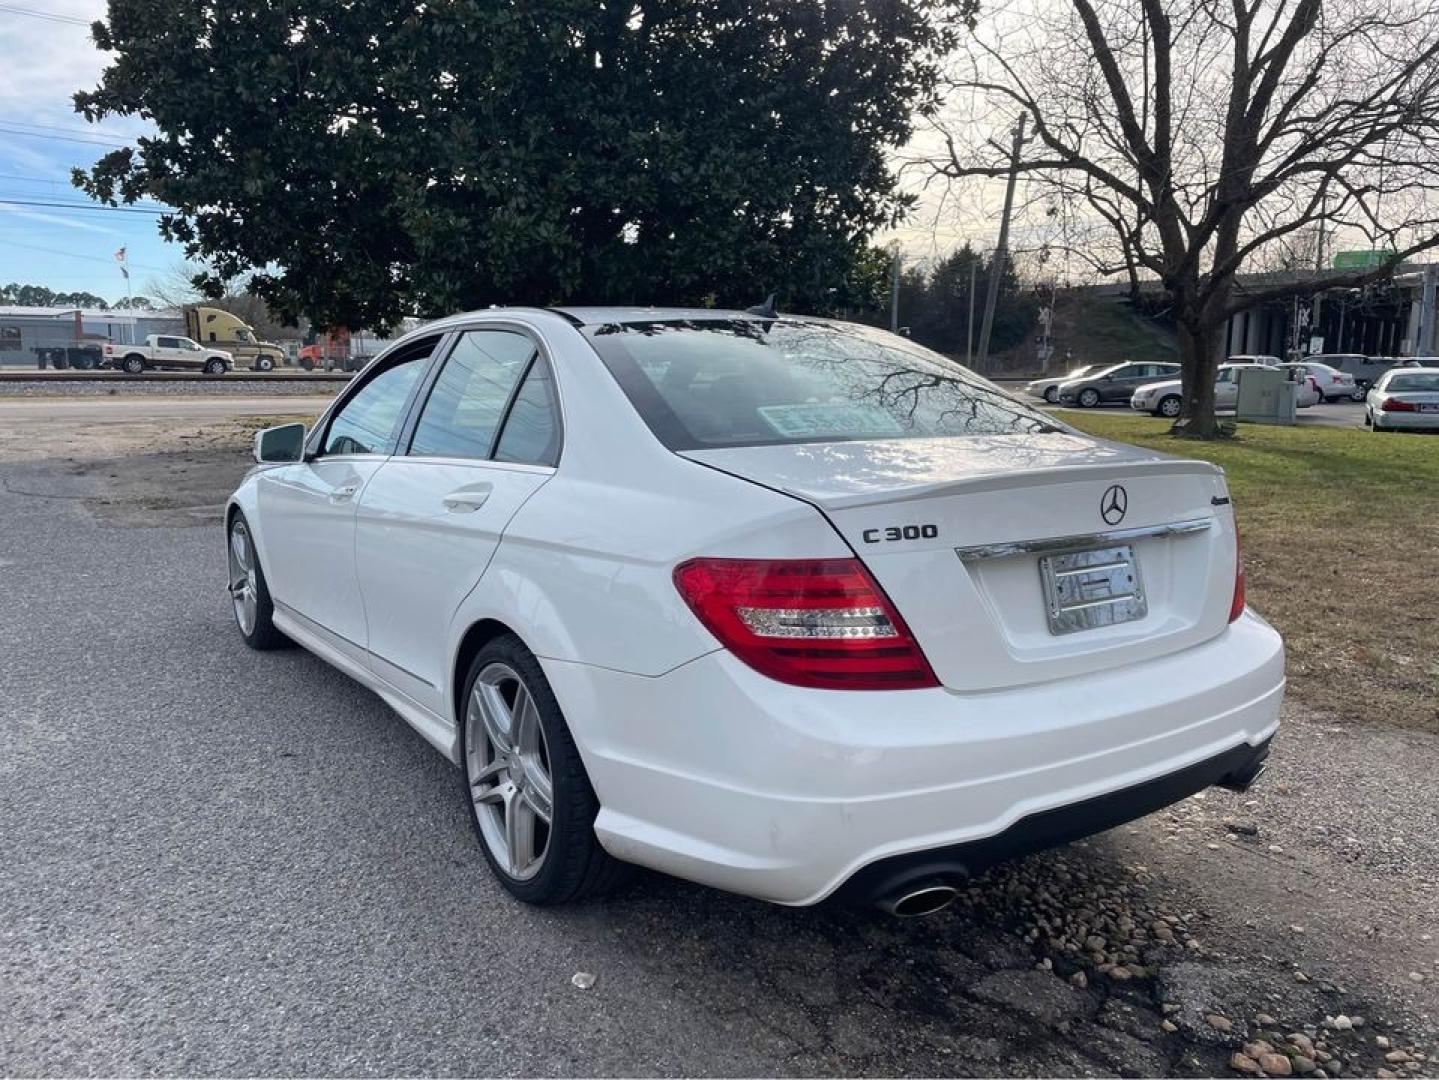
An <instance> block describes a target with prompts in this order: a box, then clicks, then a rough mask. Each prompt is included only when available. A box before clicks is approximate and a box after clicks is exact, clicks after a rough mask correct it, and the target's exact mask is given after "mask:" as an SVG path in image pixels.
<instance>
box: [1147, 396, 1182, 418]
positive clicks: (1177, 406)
mask: <svg viewBox="0 0 1439 1080" xmlns="http://www.w3.org/2000/svg"><path fill="white" fill-rule="evenodd" d="M1183 408H1184V402H1183V400H1182V399H1181V398H1180V397H1179V396H1178V395H1177V394H1169V395H1167V396H1166V397H1162V398H1160V399H1159V405H1158V407H1157V408H1155V410H1154V415H1155V416H1165V417H1168V418H1169V419H1171V420H1172V419H1174V417H1176V416H1178V415H1179V413H1180V410H1181V409H1183Z"/></svg>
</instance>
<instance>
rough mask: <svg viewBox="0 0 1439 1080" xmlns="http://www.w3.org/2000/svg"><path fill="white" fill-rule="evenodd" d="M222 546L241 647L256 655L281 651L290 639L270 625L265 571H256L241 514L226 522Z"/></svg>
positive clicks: (256, 558)
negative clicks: (256, 652) (226, 550)
mask: <svg viewBox="0 0 1439 1080" xmlns="http://www.w3.org/2000/svg"><path fill="white" fill-rule="evenodd" d="M226 539H227V541H228V542H227V544H226V547H227V549H228V551H229V562H230V602H231V604H232V606H233V607H234V609H235V625H236V626H238V627H239V629H240V636H241V637H242V638H244V639H245V644H246V645H248V646H250V648H252V649H255V650H257V651H259V652H268V651H270V650H271V649H279V648H283V647H284V646H285V645H288V644H289V641H290V639H289V638H287V637H286V636H285V635H284V634H282V633H281V632H280V631H279V630H278V629H277V628H276V627H275V623H274V616H275V605H274V602H273V601H272V600H271V599H270V587H269V585H267V584H266V582H265V571H264V570H262V569H260V556H259V553H258V552H257V551H256V550H255V538H254V537H253V536H252V535H251V534H250V525H249V523H248V522H247V521H246V520H245V515H244V514H241V513H236V514H235V516H234V517H233V518H232V519H231V520H230V528H229V531H228V534H227V537H226Z"/></svg>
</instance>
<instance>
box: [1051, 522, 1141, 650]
mask: <svg viewBox="0 0 1439 1080" xmlns="http://www.w3.org/2000/svg"><path fill="white" fill-rule="evenodd" d="M1039 579H1040V582H1041V583H1042V584H1043V586H1044V603H1045V608H1046V615H1047V616H1048V618H1049V632H1050V633H1051V634H1073V633H1075V632H1076V631H1079V630H1094V629H1097V628H1099V627H1101V626H1114V625H1115V624H1117V623H1125V622H1133V621H1134V620H1135V619H1142V618H1144V616H1145V615H1146V614H1147V613H1148V611H1149V604H1148V601H1146V600H1145V598H1144V580H1143V578H1141V577H1140V574H1139V560H1138V559H1137V558H1136V557H1135V555H1134V548H1133V547H1131V546H1130V545H1129V544H1120V545H1118V546H1116V547H1104V548H1090V549H1088V550H1086V551H1066V552H1064V553H1063V554H1062V555H1045V556H1044V557H1043V558H1041V559H1040V560H1039Z"/></svg>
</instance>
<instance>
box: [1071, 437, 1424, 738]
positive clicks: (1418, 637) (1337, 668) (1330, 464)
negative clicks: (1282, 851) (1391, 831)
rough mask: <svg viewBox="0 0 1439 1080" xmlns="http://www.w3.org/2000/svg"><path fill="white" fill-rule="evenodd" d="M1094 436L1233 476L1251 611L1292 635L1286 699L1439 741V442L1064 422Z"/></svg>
mask: <svg viewBox="0 0 1439 1080" xmlns="http://www.w3.org/2000/svg"><path fill="white" fill-rule="evenodd" d="M1065 419H1066V420H1067V421H1069V422H1070V423H1073V424H1074V425H1075V426H1077V427H1080V428H1083V429H1084V430H1085V431H1088V432H1090V433H1092V434H1095V435H1099V436H1101V437H1103V438H1107V439H1114V440H1117V441H1119V442H1128V443H1134V444H1136V445H1139V446H1145V447H1149V448H1152V449H1156V450H1162V451H1165V452H1167V453H1171V454H1175V455H1176V456H1180V457H1191V458H1202V459H1204V460H1205V461H1212V462H1213V463H1214V464H1216V465H1219V466H1221V467H1222V468H1223V469H1224V471H1225V473H1226V474H1227V475H1228V477H1229V491H1230V495H1231V496H1232V497H1233V499H1234V510H1235V515H1236V517H1237V519H1238V522H1239V532H1240V536H1241V538H1242V540H1243V544H1244V558H1245V567H1246V572H1247V583H1248V596H1249V602H1250V604H1251V605H1252V606H1253V607H1254V608H1255V609H1256V610H1257V611H1259V612H1260V613H1261V614H1263V615H1264V617H1265V618H1267V619H1268V620H1269V621H1270V622H1272V623H1273V624H1274V625H1275V626H1276V627H1277V628H1278V629H1279V631H1280V632H1281V633H1282V634H1283V635H1284V637H1285V641H1286V644H1287V645H1288V649H1289V693H1290V695H1291V696H1293V697H1295V698H1297V699H1299V700H1300V701H1303V702H1304V703H1305V704H1306V705H1310V706H1312V707H1314V708H1315V709H1318V710H1322V711H1324V712H1327V713H1330V714H1332V715H1335V716H1341V717H1344V718H1346V719H1350V720H1360V721H1376V720H1377V721H1382V722H1386V723H1393V724H1399V725H1402V726H1405V727H1414V728H1422V729H1426V730H1429V731H1439V436H1435V435H1373V434H1370V433H1369V432H1368V431H1362V430H1343V429H1338V428H1292V427H1290V428H1285V427H1267V426H1261V425H1254V424H1243V425H1240V428H1239V434H1238V436H1237V437H1236V438H1234V439H1230V440H1225V441H1222V442H1213V443H1208V442H1195V441H1191V440H1179V439H1175V438H1172V437H1171V436H1170V435H1169V434H1168V427H1169V424H1168V421H1163V420H1152V419H1149V418H1145V417H1132V416H1117V415H1105V414H1102V413H1075V412H1072V411H1070V412H1066V413H1065Z"/></svg>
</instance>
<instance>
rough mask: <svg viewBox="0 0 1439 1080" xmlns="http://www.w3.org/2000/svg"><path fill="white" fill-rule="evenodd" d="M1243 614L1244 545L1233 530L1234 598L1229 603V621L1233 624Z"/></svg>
mask: <svg viewBox="0 0 1439 1080" xmlns="http://www.w3.org/2000/svg"><path fill="white" fill-rule="evenodd" d="M1243 614H1244V545H1242V544H1241V543H1240V542H1239V530H1238V529H1237V528H1236V529H1235V530H1234V598H1233V599H1232V600H1230V601H1229V621H1230V622H1233V621H1234V620H1235V619H1237V618H1239V616H1241V615H1243Z"/></svg>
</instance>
